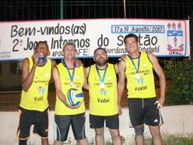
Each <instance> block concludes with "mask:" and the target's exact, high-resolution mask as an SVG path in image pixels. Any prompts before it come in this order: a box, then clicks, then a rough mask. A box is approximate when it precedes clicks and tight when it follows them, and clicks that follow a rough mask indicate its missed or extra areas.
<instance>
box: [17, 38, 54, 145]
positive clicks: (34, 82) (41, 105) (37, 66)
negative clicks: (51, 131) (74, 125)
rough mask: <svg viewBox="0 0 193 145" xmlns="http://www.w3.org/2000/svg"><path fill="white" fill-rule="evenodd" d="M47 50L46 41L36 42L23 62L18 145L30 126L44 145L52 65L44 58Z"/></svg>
mask: <svg viewBox="0 0 193 145" xmlns="http://www.w3.org/2000/svg"><path fill="white" fill-rule="evenodd" d="M48 55H50V51H49V48H48V45H47V42H46V41H40V42H38V43H37V45H36V47H35V49H34V54H33V55H32V57H30V58H26V59H24V60H23V64H22V93H21V102H20V104H19V115H20V117H19V119H20V120H19V127H18V130H17V136H18V137H19V145H27V139H28V138H29V135H30V127H31V125H34V133H37V134H39V135H40V137H41V140H42V145H48V107H49V104H48V85H49V82H50V79H51V71H52V68H53V67H54V66H55V62H54V61H51V60H50V59H47V56H48Z"/></svg>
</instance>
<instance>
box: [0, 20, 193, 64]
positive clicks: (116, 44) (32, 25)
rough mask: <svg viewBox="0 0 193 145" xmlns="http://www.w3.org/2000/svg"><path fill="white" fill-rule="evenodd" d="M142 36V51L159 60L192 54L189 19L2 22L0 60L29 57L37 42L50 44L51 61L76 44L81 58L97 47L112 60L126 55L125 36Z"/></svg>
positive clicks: (90, 55) (91, 53)
mask: <svg viewBox="0 0 193 145" xmlns="http://www.w3.org/2000/svg"><path fill="white" fill-rule="evenodd" d="M129 33H134V34H136V35H137V36H138V37H139V44H140V50H141V51H150V52H152V53H154V54H155V55H156V56H159V57H187V56H189V55H190V37H189V21H188V20H168V19H167V20H164V19H163V20H159V19H78V20H74V19H73V20H46V21H14V22H13V21H11V22H0V61H7V60H21V59H24V58H25V57H30V56H31V55H32V54H33V49H34V47H35V45H36V43H37V42H38V41H44V40H46V41H47V42H48V45H49V48H50V51H51V54H50V56H49V57H50V58H51V59H60V58H62V55H61V50H62V48H63V45H64V44H65V43H66V42H68V41H72V42H74V43H75V44H76V48H77V52H78V56H77V57H79V58H88V57H93V52H94V50H95V49H96V48H97V47H102V48H105V49H106V50H107V52H108V55H109V57H120V56H121V55H122V54H124V53H127V52H126V50H125V46H124V36H125V35H127V34H129Z"/></svg>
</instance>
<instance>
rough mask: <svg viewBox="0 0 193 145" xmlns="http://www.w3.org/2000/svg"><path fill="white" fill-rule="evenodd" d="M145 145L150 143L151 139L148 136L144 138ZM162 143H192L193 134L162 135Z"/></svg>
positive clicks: (178, 144)
mask: <svg viewBox="0 0 193 145" xmlns="http://www.w3.org/2000/svg"><path fill="white" fill-rule="evenodd" d="M145 144H146V145H152V139H151V138H150V137H148V138H145ZM163 144H164V145H193V135H191V134H190V135H187V136H182V135H164V136H163Z"/></svg>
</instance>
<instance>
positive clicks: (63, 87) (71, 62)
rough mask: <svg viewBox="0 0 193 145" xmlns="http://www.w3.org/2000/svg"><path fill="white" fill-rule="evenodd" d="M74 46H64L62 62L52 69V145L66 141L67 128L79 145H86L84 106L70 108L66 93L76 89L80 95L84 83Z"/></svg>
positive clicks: (69, 43)
mask: <svg viewBox="0 0 193 145" xmlns="http://www.w3.org/2000/svg"><path fill="white" fill-rule="evenodd" d="M76 53H77V52H76V48H75V44H74V43H72V42H68V43H66V44H65V45H64V47H63V50H62V54H63V56H64V62H62V63H60V64H58V65H57V67H55V68H54V69H53V79H54V83H55V88H56V104H55V124H56V135H55V137H56V138H55V141H54V145H62V144H63V142H64V141H66V140H67V137H68V132H69V127H70V126H71V127H72V130H73V134H74V137H75V139H76V140H77V141H79V142H80V144H81V145H88V141H87V138H86V136H85V104H84V101H83V102H82V103H81V104H78V105H75V106H71V105H70V104H69V103H68V101H67V96H68V91H69V90H70V89H77V90H79V92H81V93H82V86H83V83H84V81H85V77H84V69H83V66H80V67H76V65H75V56H76Z"/></svg>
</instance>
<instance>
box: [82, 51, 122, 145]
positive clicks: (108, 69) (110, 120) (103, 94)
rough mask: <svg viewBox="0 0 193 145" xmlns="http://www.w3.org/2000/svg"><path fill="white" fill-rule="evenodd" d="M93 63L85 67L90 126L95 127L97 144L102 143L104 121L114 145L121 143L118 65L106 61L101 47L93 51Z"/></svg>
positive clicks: (105, 53)
mask: <svg viewBox="0 0 193 145" xmlns="http://www.w3.org/2000/svg"><path fill="white" fill-rule="evenodd" d="M94 61H95V64H94V65H91V66H90V67H87V68H86V71H85V72H86V77H87V79H88V85H85V86H84V87H85V88H86V89H88V90H89V112H90V116H89V119H90V127H91V128H94V129H95V140H96V144H97V145H104V144H105V141H104V122H106V126H107V127H108V128H109V132H110V134H111V136H112V140H113V144H114V145H121V138H120V133H119V115H118V94H117V78H116V74H117V72H118V67H117V66H116V65H113V64H110V63H107V61H108V56H107V52H106V50H105V49H103V48H97V49H96V50H95V51H94Z"/></svg>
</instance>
